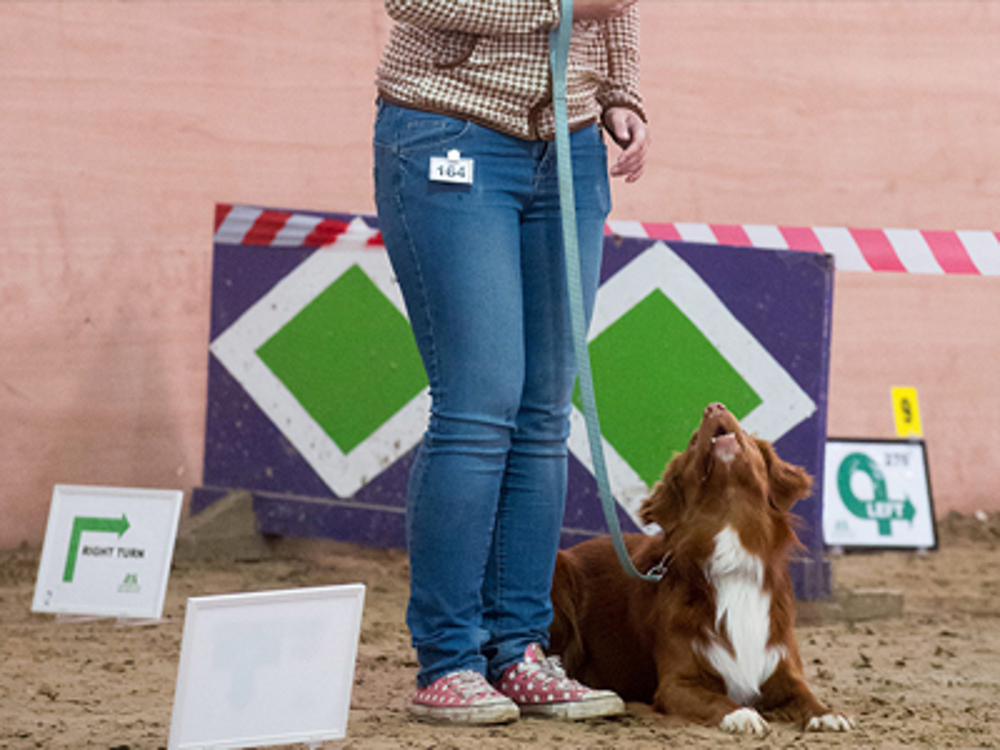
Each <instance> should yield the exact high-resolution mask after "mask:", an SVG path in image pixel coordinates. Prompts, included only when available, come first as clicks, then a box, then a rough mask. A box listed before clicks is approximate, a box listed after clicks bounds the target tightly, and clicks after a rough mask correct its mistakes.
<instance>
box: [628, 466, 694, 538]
mask: <svg viewBox="0 0 1000 750" xmlns="http://www.w3.org/2000/svg"><path fill="white" fill-rule="evenodd" d="M682 459H683V454H680V455H677V456H674V457H673V459H671V461H670V463H669V464H667V468H666V470H665V471H664V472H663V476H662V477H661V478H660V481H659V482H657V483H656V485H655V486H654V487H653V491H652V492H651V493H650V495H649V497H647V498H646V499H645V500H644V501H643V502H642V506H640V508H639V518H640V520H641V521H642V522H643V523H656V524H658V525H659V526H660V528H661V529H663V532H664V533H665V534H667V535H669V534H670V532H671V531H673V529H674V527H676V526H677V524H678V523H679V522H680V518H681V513H682V512H683V510H684V488H683V485H682V481H683V480H682V471H681V468H682V467H681V461H682Z"/></svg>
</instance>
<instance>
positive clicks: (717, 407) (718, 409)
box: [705, 401, 729, 417]
mask: <svg viewBox="0 0 1000 750" xmlns="http://www.w3.org/2000/svg"><path fill="white" fill-rule="evenodd" d="M727 411H729V409H727V408H726V405H725V404H720V403H719V402H718V401H716V402H715V403H714V404H709V405H708V406H706V407H705V416H706V417H712V416H717V415H719V414H723V413H725V412H727Z"/></svg>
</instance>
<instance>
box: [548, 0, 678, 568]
mask: <svg viewBox="0 0 1000 750" xmlns="http://www.w3.org/2000/svg"><path fill="white" fill-rule="evenodd" d="M561 1H562V7H561V10H560V20H559V26H558V27H556V28H555V29H553V30H552V33H551V35H550V36H549V61H550V64H551V66H552V103H553V109H554V110H555V119H556V160H557V161H556V163H557V166H558V170H559V171H558V174H559V203H560V205H561V208H562V230H563V251H564V253H565V256H566V286H567V289H568V291H569V309H570V319H571V321H572V327H573V350H574V353H575V357H576V375H577V378H578V379H579V382H580V398H581V400H582V401H583V416H584V420H585V421H586V424H587V440H588V442H589V443H590V456H591V460H592V462H593V464H594V478H595V479H596V480H597V491H598V494H599V495H600V497H601V508H602V509H603V510H604V520H605V523H606V524H607V526H608V532H609V534H610V536H611V542H612V544H614V547H615V552H616V553H617V554H618V560H619V561H620V562H621V565H622V568H624V569H625V572H626V573H628V574H629V575H630V576H634V577H636V578H642V579H644V580H646V581H659V580H660V579H661V578H662V577H663V569H662V568H663V566H662V565H658V566H656V567H654V568H653V569H652V570H650V571H649V572H648V573H640V572H639V571H638V570H637V569H636V567H635V564H634V563H633V562H632V558H631V557H629V554H628V550H627V549H626V548H625V541H624V539H622V529H621V525H620V524H619V523H618V516H617V514H616V512H615V508H616V505H617V503H616V502H615V499H614V497H613V496H612V495H611V484H610V483H609V482H608V468H607V465H606V464H605V462H604V444H603V443H602V441H601V425H600V422H599V421H598V418H597V402H596V400H595V398H594V379H593V375H592V374H591V371H590V355H589V352H588V351H587V322H586V316H585V315H584V310H583V291H582V284H581V281H580V247H579V238H578V236H577V232H576V197H575V195H574V193H573V161H572V158H573V157H572V152H571V151H570V145H569V121H568V115H567V112H566V68H567V65H568V63H569V40H570V36H572V34H573V0H561Z"/></svg>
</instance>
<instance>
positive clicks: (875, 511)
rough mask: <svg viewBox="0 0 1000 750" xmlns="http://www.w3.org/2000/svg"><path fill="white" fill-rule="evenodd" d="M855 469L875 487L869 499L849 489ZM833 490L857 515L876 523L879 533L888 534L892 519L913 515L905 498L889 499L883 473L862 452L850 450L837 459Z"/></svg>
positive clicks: (911, 504)
mask: <svg viewBox="0 0 1000 750" xmlns="http://www.w3.org/2000/svg"><path fill="white" fill-rule="evenodd" d="M856 471H860V472H862V473H863V474H866V475H868V478H869V479H870V480H871V482H872V487H873V488H874V490H875V497H873V498H872V499H871V500H860V499H858V498H857V497H855V495H854V492H853V491H852V490H851V477H852V476H854V473H855V472H856ZM837 490H838V491H839V492H840V497H841V499H842V500H843V501H844V506H845V507H846V508H847V510H849V511H850V512H851V513H852V514H853V515H855V516H857V517H858V518H865V519H869V520H872V521H876V522H877V523H878V533H879V536H890V535H891V534H892V523H891V522H892V520H893V519H894V518H898V519H901V520H904V521H913V517H914V516H915V515H916V514H917V511H916V508H915V507H914V506H913V503H911V502H910V498H909V497H907V498H906V499H904V500H890V499H889V494H888V491H887V490H886V488H885V475H883V474H882V470H881V469H880V468H879V467H878V464H877V463H875V461H874V460H873V459H872V458H871V456H867V455H865V454H864V453H851V454H850V455H848V456H847V457H845V458H844V460H843V461H841V462H840V468H839V469H838V470H837Z"/></svg>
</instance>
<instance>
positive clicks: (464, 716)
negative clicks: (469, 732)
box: [410, 670, 521, 724]
mask: <svg viewBox="0 0 1000 750" xmlns="http://www.w3.org/2000/svg"><path fill="white" fill-rule="evenodd" d="M410 714H411V715H413V716H415V717H417V718H418V719H426V720H430V721H446V722H452V723H455V724H504V723H506V722H509V721H516V720H517V719H518V718H519V717H520V715H521V714H520V711H518V709H517V705H515V703H514V702H513V701H512V700H511V699H510V698H507V697H506V696H504V695H502V694H501V693H499V692H497V690H496V688H494V687H493V686H492V685H490V683H488V682H487V681H486V678H485V677H483V676H482V675H481V674H479V672H474V671H472V670H463V671H461V672H452V673H451V674H446V675H445V676H444V677H440V678H438V679H437V680H435V681H434V682H432V683H431V684H430V685H428V686H427V687H425V688H422V689H421V690H418V691H417V694H416V695H415V696H413V702H412V703H411V704H410Z"/></svg>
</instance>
